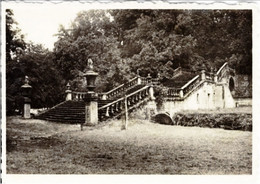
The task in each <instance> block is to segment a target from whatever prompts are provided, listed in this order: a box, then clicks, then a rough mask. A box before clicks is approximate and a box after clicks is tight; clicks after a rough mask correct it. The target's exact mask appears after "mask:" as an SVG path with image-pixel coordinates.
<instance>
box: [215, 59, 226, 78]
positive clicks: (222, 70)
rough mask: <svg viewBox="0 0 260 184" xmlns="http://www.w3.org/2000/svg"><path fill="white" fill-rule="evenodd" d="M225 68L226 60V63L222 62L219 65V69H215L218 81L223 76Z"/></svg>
mask: <svg viewBox="0 0 260 184" xmlns="http://www.w3.org/2000/svg"><path fill="white" fill-rule="evenodd" d="M227 69H228V63H227V62H226V63H224V64H223V65H222V66H221V67H220V69H219V70H218V71H217V78H218V81H220V80H221V79H222V78H223V76H224V74H225V73H226V71H227Z"/></svg>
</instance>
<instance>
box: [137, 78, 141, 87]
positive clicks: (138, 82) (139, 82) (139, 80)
mask: <svg viewBox="0 0 260 184" xmlns="http://www.w3.org/2000/svg"><path fill="white" fill-rule="evenodd" d="M137 84H138V85H140V84H142V80H141V78H140V76H138V78H137Z"/></svg>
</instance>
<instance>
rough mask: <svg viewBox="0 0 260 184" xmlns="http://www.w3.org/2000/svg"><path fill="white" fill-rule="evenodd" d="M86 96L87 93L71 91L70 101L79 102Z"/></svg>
mask: <svg viewBox="0 0 260 184" xmlns="http://www.w3.org/2000/svg"><path fill="white" fill-rule="evenodd" d="M86 95H87V92H77V91H73V92H72V100H74V101H81V100H83V99H84V98H85V97H86Z"/></svg>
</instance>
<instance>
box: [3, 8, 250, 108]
mask: <svg viewBox="0 0 260 184" xmlns="http://www.w3.org/2000/svg"><path fill="white" fill-rule="evenodd" d="M57 36H58V40H57V42H56V43H55V47H54V50H53V52H51V51H48V50H46V49H44V48H43V47H41V46H39V45H35V44H32V43H25V41H24V36H23V35H22V34H21V30H20V29H19V28H18V27H17V23H16V22H15V20H14V19H13V12H12V10H7V11H6V59H7V62H6V63H7V66H6V70H7V85H6V86H7V104H13V103H14V102H17V101H19V100H18V99H19V98H20V97H19V95H18V94H19V91H20V86H21V85H22V83H23V79H24V76H25V75H28V76H29V77H30V78H31V85H32V86H33V100H34V103H33V104H34V105H35V106H37V107H40V106H52V105H54V104H57V103H58V102H59V101H61V100H62V99H63V98H62V95H64V87H65V85H66V83H67V82H70V83H71V84H72V88H73V89H74V90H84V91H85V90H86V89H85V85H86V81H85V80H84V78H83V74H84V72H86V65H87V60H88V59H89V58H91V59H92V60H93V61H94V70H95V71H97V72H98V73H99V76H98V78H97V82H96V83H97V91H98V92H101V91H102V92H104V91H108V90H110V89H112V88H114V87H115V86H118V85H119V84H122V83H123V82H125V81H126V80H128V79H130V78H131V77H133V76H135V75H136V74H137V73H139V74H140V75H141V76H147V75H148V73H150V74H151V76H152V77H157V76H160V78H161V79H163V78H170V77H171V76H172V74H173V70H174V69H176V68H177V67H179V66H181V67H183V68H187V69H189V70H193V71H200V70H201V68H202V67H203V66H206V68H207V69H208V70H209V69H210V68H212V67H213V68H214V67H215V68H219V67H220V66H221V65H222V64H223V63H224V62H226V61H228V62H229V65H230V66H232V67H234V68H235V69H236V71H237V73H242V74H252V11H250V10H147V9H143V10H133V9H131V10H89V11H82V12H79V13H78V15H77V17H76V19H75V20H74V21H73V22H72V23H71V25H70V26H69V27H68V28H65V27H64V26H62V25H61V26H60V29H59V31H58V33H57ZM9 102H10V103H9ZM9 106H12V105H7V107H8V109H9ZM11 109H12V108H11Z"/></svg>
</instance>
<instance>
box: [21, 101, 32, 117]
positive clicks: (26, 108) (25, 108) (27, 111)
mask: <svg viewBox="0 0 260 184" xmlns="http://www.w3.org/2000/svg"><path fill="white" fill-rule="evenodd" d="M30 110H31V99H30V98H28V97H24V105H23V117H24V118H25V119H29V118H31V113H30Z"/></svg>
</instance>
